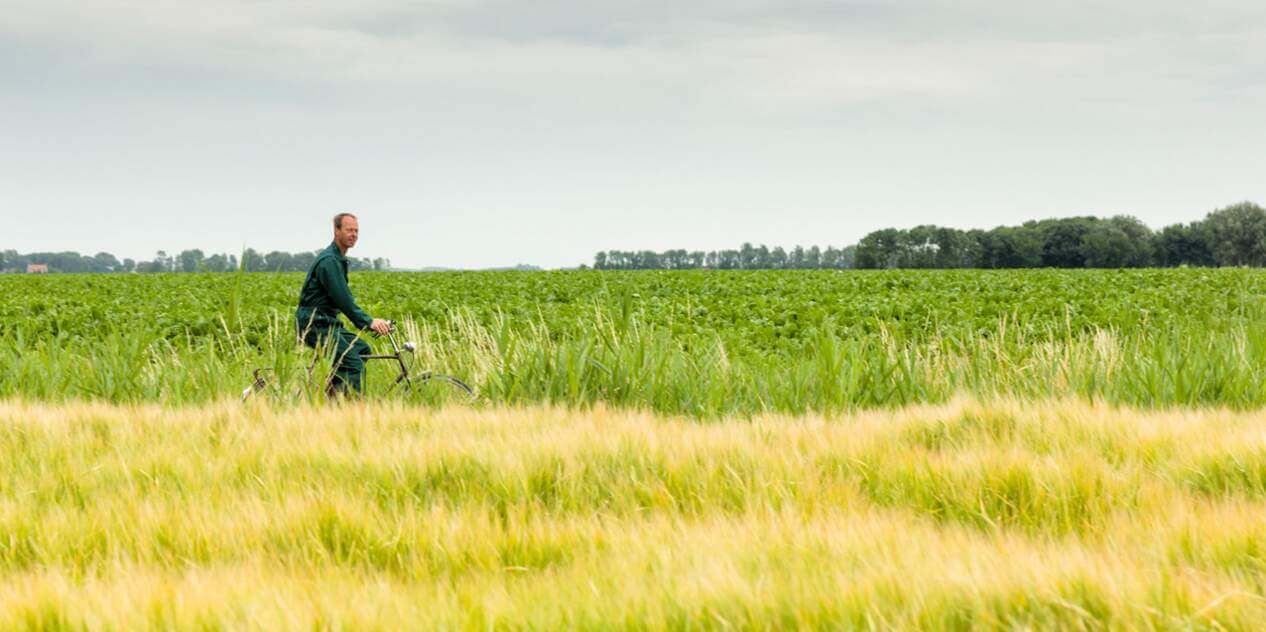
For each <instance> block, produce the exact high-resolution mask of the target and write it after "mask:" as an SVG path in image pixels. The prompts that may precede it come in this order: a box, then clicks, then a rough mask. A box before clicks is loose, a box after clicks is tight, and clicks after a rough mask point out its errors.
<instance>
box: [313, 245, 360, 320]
mask: <svg viewBox="0 0 1266 632" xmlns="http://www.w3.org/2000/svg"><path fill="white" fill-rule="evenodd" d="M317 278H318V279H319V280H320V281H321V286H322V287H324V288H325V291H326V292H327V293H328V294H329V295H330V299H331V300H333V301H334V305H335V306H336V307H338V310H339V311H340V312H343V315H344V316H347V319H348V320H350V321H352V325H354V326H355V327H356V328H357V329H366V328H368V327H369V326H370V325H371V324H373V322H374V320H373V319H372V318H370V317H369V314H366V313H365V310H362V309H361V308H360V306H358V305H357V304H356V301H355V300H353V299H352V291H351V289H349V288H348V287H347V279H345V278H343V270H342V268H341V267H340V266H339V264H338V261H336V260H335V259H334V258H333V257H330V258H327V259H325V260H324V261H322V262H321V263H319V264H318V265H317Z"/></svg>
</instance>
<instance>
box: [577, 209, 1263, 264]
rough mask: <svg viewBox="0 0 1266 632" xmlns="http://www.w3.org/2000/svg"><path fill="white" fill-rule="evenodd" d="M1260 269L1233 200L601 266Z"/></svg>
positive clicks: (625, 254)
mask: <svg viewBox="0 0 1266 632" xmlns="http://www.w3.org/2000/svg"><path fill="white" fill-rule="evenodd" d="M1183 265H1186V266H1259V267H1260V266H1266V210H1263V209H1262V207H1260V206H1258V205H1256V204H1253V203H1252V202H1241V203H1239V204H1233V205H1231V206H1227V207H1225V208H1221V209H1218V210H1216V211H1213V212H1211V213H1209V214H1208V215H1206V216H1205V218H1204V219H1202V220H1199V221H1195V222H1191V223H1187V224H1174V225H1171V226H1166V227H1165V228H1163V229H1162V230H1160V231H1153V230H1152V229H1151V228H1148V227H1147V225H1145V224H1144V223H1143V222H1141V221H1139V220H1138V219H1137V218H1135V217H1131V216H1128V215H1118V216H1115V217H1110V218H1107V219H1101V218H1097V217H1066V218H1059V219H1045V220H1037V221H1029V222H1025V223H1024V224H1021V225H1019V226H999V227H997V228H994V229H992V230H961V229H957V228H947V227H943V226H933V225H925V226H916V227H914V228H909V229H898V228H885V229H882V230H877V231H874V232H872V233H870V234H868V235H866V236H865V237H863V238H862V239H861V241H860V242H858V243H857V244H856V245H853V246H847V247H844V248H834V247H828V248H826V249H825V250H822V249H819V248H818V247H817V246H814V247H812V248H804V247H801V246H796V247H795V248H793V249H792V250H791V251H786V250H784V249H782V248H772V249H771V248H768V247H766V246H764V245H760V246H753V245H752V244H750V243H745V244H743V246H742V247H741V248H739V249H738V250H720V251H711V252H703V251H689V252H688V251H685V250H667V251H664V252H655V251H651V250H639V251H624V250H606V251H603V252H599V253H598V254H596V255H595V256H594V265H593V267H594V268H595V269H599V270H683V269H694V268H710V269H717V270H760V269H774V270H779V269H806V268H871V269H876V268H1141V267H1177V266H1183Z"/></svg>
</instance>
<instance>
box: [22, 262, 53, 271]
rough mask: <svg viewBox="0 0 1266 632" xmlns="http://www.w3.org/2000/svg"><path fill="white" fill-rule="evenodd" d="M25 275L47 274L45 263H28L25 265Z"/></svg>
mask: <svg viewBox="0 0 1266 632" xmlns="http://www.w3.org/2000/svg"><path fill="white" fill-rule="evenodd" d="M26 273H27V274H48V264H47V263H28V264H26Z"/></svg>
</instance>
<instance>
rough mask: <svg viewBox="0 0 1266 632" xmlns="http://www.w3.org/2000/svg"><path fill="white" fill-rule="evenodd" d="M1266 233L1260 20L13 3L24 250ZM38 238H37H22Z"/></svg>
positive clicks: (767, 5) (0, 74) (704, 2)
mask: <svg viewBox="0 0 1266 632" xmlns="http://www.w3.org/2000/svg"><path fill="white" fill-rule="evenodd" d="M1243 200H1251V201H1255V202H1258V203H1259V204H1266V3H1263V2H1260V0H1208V1H1206V2H1201V3H1194V2H1190V1H1189V0H1183V1H1179V0H1149V1H1136V0H1116V1H1111V2H1089V1H1084V0H1066V1H1064V2H1058V3H1053V2H1040V3H1038V2H1016V1H1015V0H907V1H901V2H895V1H889V2H855V1H851V0H844V1H826V0H783V1H772V0H770V1H767V0H693V1H692V2H688V3H682V2H677V1H667V0H648V1H636V0H626V1H622V2H593V1H592V0H590V1H581V0H534V1H532V2H523V1H510V0H488V1H483V0H433V1H429V2H425V1H424V2H400V1H392V0H365V1H358V2H346V1H343V0H340V1H334V0H307V1H305V2H301V3H297V2H289V1H287V2H279V1H272V0H255V1H249V2H245V1H230V0H202V1H200V2H196V3H193V2H185V1H156V0H148V1H131V0H129V1H123V0H111V1H94V0H74V1H70V0H5V1H4V4H3V8H2V9H0V214H2V215H3V218H4V219H5V220H6V221H5V224H6V225H7V226H9V227H10V229H9V230H8V231H6V234H5V235H4V236H3V237H0V249H10V248H12V249H15V250H18V251H20V252H33V251H47V250H58V251H60V250H77V251H80V252H82V253H95V252H97V251H101V250H105V251H109V252H112V253H114V254H116V255H118V256H119V257H120V258H122V257H132V258H135V259H149V258H152V257H153V256H154V253H155V251H157V250H160V249H161V250H166V251H167V252H168V253H173V252H177V251H180V250H183V249H186V248H201V249H203V250H204V251H208V252H240V251H241V250H242V248H244V247H251V248H255V249H257V250H260V251H269V250H286V251H300V250H315V249H318V248H321V247H324V246H325V245H326V244H328V243H329V241H330V232H331V227H330V218H331V217H332V216H333V215H334V214H335V213H337V212H340V211H351V212H354V213H356V214H357V215H358V216H359V218H360V227H361V240H360V243H359V244H358V245H357V246H356V248H355V249H354V250H352V252H351V254H352V255H354V256H363V257H371V258H372V257H387V258H389V259H390V260H391V261H392V263H393V265H395V266H397V267H424V266H443V267H463V268H479V267H493V266H505V265H515V264H534V265H539V266H543V267H565V266H574V265H578V264H581V263H587V262H591V261H592V257H593V254H594V253H595V252H597V251H599V250H608V249H620V250H641V249H652V250H664V249H669V248H686V249H691V250H695V249H699V250H712V249H722V248H734V247H737V246H738V245H739V244H741V243H742V242H745V241H750V242H752V243H764V244H768V245H769V246H771V247H773V246H783V247H787V248H789V247H791V246H794V245H797V244H800V245H805V246H808V245H813V244H817V245H821V246H827V245H835V246H844V245H848V244H852V243H856V242H857V241H858V240H859V239H860V238H861V237H862V236H864V235H865V234H866V233H868V232H870V231H873V230H877V229H880V228H885V227H911V226H915V225H919V224H928V223H932V224H938V225H943V226H953V227H958V228H991V227H993V226H997V225H1001V224H1018V223H1022V222H1023V221H1025V220H1029V219H1040V218H1046V217H1062V216H1072V215H1086V214H1090V215H1098V216H1110V215H1116V214H1129V215H1134V216H1136V217H1138V218H1140V219H1141V220H1143V221H1144V222H1145V223H1147V224H1149V225H1150V226H1152V227H1154V228H1159V227H1161V226H1164V225H1168V224H1172V223H1176V222H1187V221H1192V220H1196V219H1199V218H1201V217H1203V216H1204V215H1205V214H1206V213H1208V212H1209V211H1212V210H1215V209H1217V208H1220V207H1222V206H1226V205H1228V204H1233V203H1236V202H1239V201H1243ZM14 226H16V230H13V228H12V227H14Z"/></svg>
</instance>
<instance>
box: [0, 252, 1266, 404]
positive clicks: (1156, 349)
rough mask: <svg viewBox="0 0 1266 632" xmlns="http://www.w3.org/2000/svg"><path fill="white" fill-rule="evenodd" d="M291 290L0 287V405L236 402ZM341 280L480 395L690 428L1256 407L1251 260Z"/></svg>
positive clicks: (1259, 343)
mask: <svg viewBox="0 0 1266 632" xmlns="http://www.w3.org/2000/svg"><path fill="white" fill-rule="evenodd" d="M301 282H302V278H301V276H299V275H287V274H283V275H274V274H240V275H234V274H227V275H225V274H205V275H197V274H181V275H129V276H124V275H116V276H111V275H84V276H54V277H46V278H34V277H16V276H11V277H7V278H0V292H3V295H4V296H5V300H4V301H3V303H0V395H9V396H14V395H20V396H23V397H27V398H34V399H41V400H55V401H61V400H66V399H100V400H106V401H111V402H137V401H146V402H163V403H171V404H182V403H202V402H208V401H213V400H217V399H221V398H225V397H231V396H232V395H234V394H236V393H238V392H240V391H241V390H242V388H243V387H244V386H245V385H246V384H247V383H248V381H249V375H250V371H251V370H252V369H253V368H254V367H257V366H270V367H274V368H275V369H277V370H278V374H279V375H281V376H282V378H283V380H284V381H286V382H288V383H289V384H292V385H298V386H302V384H301V382H302V381H304V380H306V376H305V375H304V371H303V369H305V368H306V366H307V365H308V363H309V359H310V354H309V353H307V352H304V351H300V350H296V347H295V343H294V333H293V328H294V326H293V316H292V314H293V305H294V302H295V300H296V298H295V297H296V295H297V291H298V290H297V288H298V286H299V285H300V284H301ZM353 289H354V291H355V292H356V293H357V295H358V297H359V300H360V302H361V303H362V305H363V307H365V308H366V309H367V310H368V311H369V312H370V313H371V314H374V315H376V316H382V317H387V318H392V319H395V320H400V321H403V322H404V323H405V330H406V331H407V332H408V334H409V335H410V336H411V337H413V338H415V339H416V340H417V342H418V343H419V344H420V347H421V348H420V353H419V354H418V359H419V361H420V362H421V363H422V364H423V365H424V366H425V367H427V368H433V369H435V370H438V371H441V372H444V373H451V374H455V375H458V376H460V377H462V378H464V379H466V380H467V381H468V382H470V383H472V384H473V385H474V386H476V387H477V388H478V390H479V393H480V396H481V397H480V401H481V402H484V403H493V404H499V403H526V402H553V403H563V404H569V405H576V404H590V403H593V402H597V401H603V402H607V403H611V404H617V405H628V406H634V407H639V408H650V409H653V410H656V411H661V412H669V413H680V414H686V415H691V416H698V417H709V416H719V415H731V414H741V415H748V414H756V413H762V412H784V413H803V412H809V411H816V412H826V413H830V412H836V411H842V410H850V409H855V408H859V407H862V408H867V407H875V406H893V405H903V404H910V403H921V402H939V401H945V400H947V399H948V398H950V397H953V396H954V395H956V394H962V393H970V394H974V395H980V396H986V397H988V396H994V395H1010V396H1021V397H1052V396H1055V397H1062V396H1077V397H1082V398H1087V399H1093V400H1099V399H1103V400H1106V401H1109V402H1114V403H1123V404H1131V405H1138V406H1148V407H1153V406H1168V405H1225V406H1231V407H1246V406H1257V405H1261V404H1263V403H1266V391H1264V390H1263V389H1262V388H1261V387H1260V385H1261V384H1262V383H1263V382H1264V380H1263V378H1264V377H1266V362H1263V361H1262V360H1263V358H1266V327H1264V326H1263V323H1266V307H1264V306H1266V300H1264V298H1266V275H1264V274H1262V273H1261V272H1259V271H1255V270H1239V269H1229V270H1228V269H1222V270H1204V269H1200V270H1141V271H1139V270H1131V271H998V272H979V271H945V272H918V271H905V272H856V271H855V272H848V271H822V272H809V271H804V272H737V273H719V272H628V273H615V272H606V273H595V272H588V273H586V272H558V273H518V272H509V273H451V274H404V273H363V274H357V275H355V278H354V279H353ZM373 378H374V375H372V374H371V376H370V379H371V382H372V380H373ZM307 381H311V380H307ZM378 381H379V382H380V383H381V382H382V380H381V379H379V380H378ZM428 397H429V396H428V394H426V393H423V394H421V395H419V396H418V398H419V399H420V400H427V399H428ZM431 399H434V397H431Z"/></svg>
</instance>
